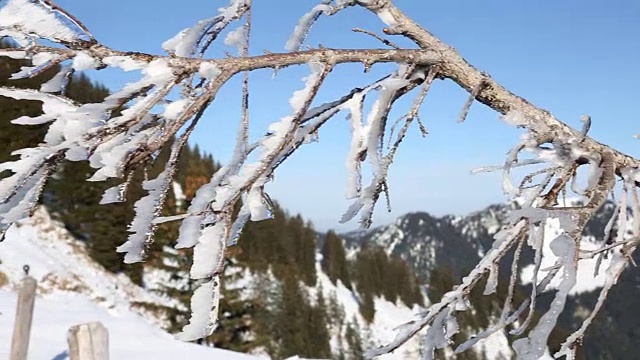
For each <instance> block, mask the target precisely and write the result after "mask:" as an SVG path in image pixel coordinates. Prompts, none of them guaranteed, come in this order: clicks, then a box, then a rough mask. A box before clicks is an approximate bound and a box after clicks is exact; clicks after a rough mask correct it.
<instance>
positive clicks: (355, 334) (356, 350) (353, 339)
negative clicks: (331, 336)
mask: <svg viewBox="0 0 640 360" xmlns="http://www.w3.org/2000/svg"><path fill="white" fill-rule="evenodd" d="M344 337H345V341H346V343H347V346H348V348H349V350H348V352H347V354H348V356H347V359H348V360H364V356H363V352H364V349H363V347H362V337H361V336H360V325H359V324H358V320H357V319H356V318H355V317H354V318H353V319H352V320H351V322H349V323H347V328H346V330H345V334H344Z"/></svg>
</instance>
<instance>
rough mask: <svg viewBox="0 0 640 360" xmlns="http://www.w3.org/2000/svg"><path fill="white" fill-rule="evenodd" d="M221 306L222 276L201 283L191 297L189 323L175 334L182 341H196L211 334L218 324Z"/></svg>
mask: <svg viewBox="0 0 640 360" xmlns="http://www.w3.org/2000/svg"><path fill="white" fill-rule="evenodd" d="M219 306H220V277H219V276H215V277H213V278H212V279H211V280H209V281H207V282H205V283H203V284H200V286H198V288H197V289H196V290H195V291H194V292H193V296H192V297H191V318H190V319H189V324H188V325H186V326H185V327H184V328H183V329H182V331H181V332H180V333H178V334H176V335H175V338H176V339H178V340H182V341H194V340H198V339H201V338H203V337H205V336H207V335H210V334H211V333H212V332H213V331H214V330H215V329H216V327H217V325H218V312H219V311H220V309H219Z"/></svg>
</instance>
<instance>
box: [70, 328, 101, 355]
mask: <svg viewBox="0 0 640 360" xmlns="http://www.w3.org/2000/svg"><path fill="white" fill-rule="evenodd" d="M67 342H68V343H69V360H109V332H108V331H107V328H106V327H105V326H104V325H102V323H101V322H98V321H96V322H90V323H86V324H80V325H75V326H72V327H71V328H69V331H68V332H67Z"/></svg>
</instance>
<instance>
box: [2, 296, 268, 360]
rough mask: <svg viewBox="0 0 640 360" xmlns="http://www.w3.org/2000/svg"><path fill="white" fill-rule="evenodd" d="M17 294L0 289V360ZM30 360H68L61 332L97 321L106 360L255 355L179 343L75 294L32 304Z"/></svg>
mask: <svg viewBox="0 0 640 360" xmlns="http://www.w3.org/2000/svg"><path fill="white" fill-rule="evenodd" d="M15 306H16V294H15V293H13V292H9V291H6V290H0V324H2V326H0V358H2V359H7V358H8V357H9V350H10V345H11V343H10V342H11V331H12V329H13V321H14V311H15V310H14V309H15ZM33 321H34V323H33V328H32V332H31V339H30V347H29V359H33V360H51V359H55V360H65V359H68V353H67V349H68V347H67V340H66V332H67V330H68V329H69V327H71V326H73V325H76V324H80V323H85V322H89V321H100V322H102V323H103V324H104V325H105V326H106V327H107V329H108V330H109V345H110V356H111V359H118V360H137V359H154V360H164V359H166V360H170V359H171V360H173V359H178V358H185V357H188V358H189V359H194V360H196V359H202V360H204V359H228V360H249V359H257V358H256V357H254V356H250V355H245V354H240V353H235V352H231V351H226V350H221V349H213V348H208V347H204V346H199V345H194V344H190V343H183V342H180V341H177V340H174V339H173V337H172V336H171V335H169V334H167V333H165V332H163V331H161V330H159V329H158V328H157V327H155V326H152V325H151V324H149V323H148V322H146V321H145V320H144V319H142V318H141V317H139V316H138V315H136V314H134V313H132V312H127V311H118V312H113V311H110V310H109V309H107V308H104V307H103V306H100V305H98V304H96V303H94V302H92V301H90V300H89V299H87V298H85V297H83V296H82V295H80V294H72V293H62V292H55V293H52V294H48V295H46V296H44V297H38V298H37V299H36V304H35V311H34V319H33Z"/></svg>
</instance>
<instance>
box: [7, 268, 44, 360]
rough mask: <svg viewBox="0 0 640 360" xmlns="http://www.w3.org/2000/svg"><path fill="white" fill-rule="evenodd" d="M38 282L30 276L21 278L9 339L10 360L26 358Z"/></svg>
mask: <svg viewBox="0 0 640 360" xmlns="http://www.w3.org/2000/svg"><path fill="white" fill-rule="evenodd" d="M37 287H38V282H37V281H36V279H34V278H32V277H31V276H25V277H24V278H23V279H22V286H21V287H20V291H19V293H18V304H17V307H16V321H15V324H14V326H13V337H12V339H11V357H10V359H11V360H26V359H27V351H28V350H29V335H30V334H31V322H32V320H33V305H34V303H35V300H36V288H37Z"/></svg>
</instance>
